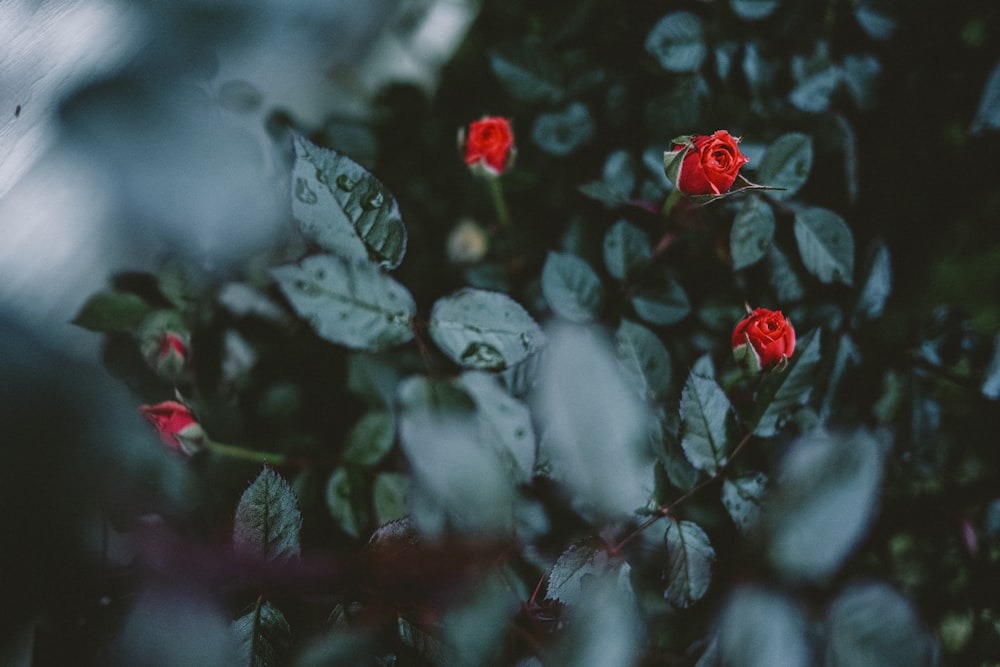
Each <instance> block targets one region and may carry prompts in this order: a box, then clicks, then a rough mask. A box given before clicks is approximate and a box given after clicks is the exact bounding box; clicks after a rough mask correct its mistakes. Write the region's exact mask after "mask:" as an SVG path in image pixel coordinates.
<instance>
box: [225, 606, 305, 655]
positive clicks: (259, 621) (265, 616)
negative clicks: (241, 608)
mask: <svg viewBox="0 0 1000 667" xmlns="http://www.w3.org/2000/svg"><path fill="white" fill-rule="evenodd" d="M233 633H234V634H235V635H236V638H237V640H238V641H239V644H240V658H241V661H240V664H241V665H250V667H279V665H283V664H285V662H286V660H287V656H288V653H289V650H290V649H291V645H292V628H291V626H290V625H289V624H288V621H287V620H286V619H285V615H284V614H282V613H281V611H280V610H279V609H278V608H277V607H275V606H274V605H272V604H271V603H270V602H267V601H265V602H262V603H259V604H256V605H254V607H253V608H252V609H251V610H250V611H249V612H247V613H246V614H244V615H243V616H240V617H239V618H238V619H236V620H235V621H233Z"/></svg>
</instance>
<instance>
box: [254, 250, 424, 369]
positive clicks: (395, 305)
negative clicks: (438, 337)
mask: <svg viewBox="0 0 1000 667" xmlns="http://www.w3.org/2000/svg"><path fill="white" fill-rule="evenodd" d="M271 275H272V276H274V280H275V282H277V284H278V286H279V287H280V288H281V291H282V292H283V293H284V294H285V297H286V298H287V299H288V301H289V303H291V305H292V307H293V308H294V309H295V311H296V312H297V313H298V314H299V316H300V317H302V318H303V319H305V320H306V321H307V322H309V324H310V325H311V326H312V327H313V328H314V329H315V330H316V333H317V334H319V335H320V336H321V337H323V338H324V339H326V340H328V341H330V342H333V343H340V344H341V345H346V346H347V347H350V348H354V349H358V350H371V351H378V350H383V349H386V348H388V347H393V346H395V345H401V344H403V343H405V342H407V341H409V340H410V339H411V338H413V329H412V327H413V317H414V315H416V309H417V307H416V304H415V303H414V302H413V297H412V296H410V293H409V291H408V290H407V289H406V288H405V287H403V286H402V285H401V284H399V283H397V282H396V281H395V280H393V279H392V278H390V277H389V276H387V275H385V274H384V273H382V272H381V271H379V270H378V268H376V267H375V265H374V264H371V263H369V262H367V261H358V260H352V259H347V258H344V257H340V256H338V255H313V256H311V257H306V258H305V259H303V260H302V261H301V262H299V263H298V264H288V265H285V266H280V267H277V268H275V269H272V271H271Z"/></svg>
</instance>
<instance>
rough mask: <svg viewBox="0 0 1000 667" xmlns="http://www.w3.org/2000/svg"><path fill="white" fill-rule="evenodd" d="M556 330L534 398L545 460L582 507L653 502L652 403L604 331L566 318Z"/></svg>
mask: <svg viewBox="0 0 1000 667" xmlns="http://www.w3.org/2000/svg"><path fill="white" fill-rule="evenodd" d="M550 335H551V342H550V344H549V346H548V347H547V348H546V350H545V354H544V355H543V357H542V367H541V369H540V370H539V376H538V385H537V387H536V388H535V393H534V395H533V399H534V401H533V403H534V406H535V407H536V410H535V414H536V418H537V419H538V422H539V424H540V427H541V438H542V439H541V442H540V444H539V458H540V459H542V460H546V461H548V463H549V466H550V468H551V476H552V477H553V478H554V479H556V480H558V481H560V482H562V483H563V484H564V485H565V486H566V487H567V488H568V489H569V490H570V491H571V492H572V498H573V501H574V504H575V505H576V506H577V508H578V510H579V511H581V512H586V513H588V514H592V515H598V516H617V515H622V514H630V513H632V512H634V511H635V510H636V509H638V508H641V507H645V506H646V504H647V503H648V502H649V499H650V497H651V496H652V493H653V490H654V481H655V480H654V473H653V465H652V463H653V457H652V452H651V451H650V447H649V430H648V425H649V421H650V418H651V415H650V411H649V409H648V408H647V405H646V401H644V400H643V399H641V398H640V397H639V396H638V395H637V394H636V393H635V390H634V389H633V388H632V387H631V386H630V385H629V384H628V382H627V380H626V378H625V376H624V374H623V373H622V372H621V369H620V366H619V364H618V361H617V359H616V358H615V356H614V353H613V351H612V346H611V342H610V341H609V340H607V337H606V336H605V334H604V332H603V331H602V330H598V329H590V328H586V327H581V326H578V325H571V324H567V323H560V324H559V325H557V326H556V327H554V328H553V329H552V330H551V334H550ZM609 471H614V473H613V474H609Z"/></svg>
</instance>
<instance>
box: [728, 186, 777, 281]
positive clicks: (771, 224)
mask: <svg viewBox="0 0 1000 667" xmlns="http://www.w3.org/2000/svg"><path fill="white" fill-rule="evenodd" d="M774 229H775V221H774V211H772V210H771V207H770V206H769V205H768V204H767V202H766V201H764V199H763V198H761V197H748V198H747V200H746V201H745V202H744V203H743V206H742V207H741V208H740V210H739V213H737V214H736V217H735V218H734V219H733V229H732V231H731V232H730V234H729V248H730V254H731V255H732V257H733V268H734V269H736V270H739V269H743V268H746V267H748V266H751V265H753V264H756V263H757V262H759V261H760V260H762V259H764V257H766V256H767V251H768V250H769V249H770V247H771V241H772V239H773V238H774Z"/></svg>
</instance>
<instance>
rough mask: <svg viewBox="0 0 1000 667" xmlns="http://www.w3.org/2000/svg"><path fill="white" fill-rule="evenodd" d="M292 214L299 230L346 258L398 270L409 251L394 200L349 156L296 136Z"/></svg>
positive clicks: (325, 248)
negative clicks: (367, 260)
mask: <svg viewBox="0 0 1000 667" xmlns="http://www.w3.org/2000/svg"><path fill="white" fill-rule="evenodd" d="M294 144H295V166H294V169H293V171H292V215H293V216H294V217H295V220H296V222H297V223H298V228H299V231H300V232H302V235H303V236H305V237H306V238H307V239H309V240H310V241H312V242H313V243H315V244H316V245H318V246H319V247H320V248H322V249H324V250H327V251H329V252H332V253H337V254H339V255H341V256H342V257H346V258H350V259H357V260H366V259H368V258H369V257H371V258H372V259H373V260H375V261H376V262H378V264H379V265H381V266H384V267H387V268H390V269H394V268H396V267H397V266H399V263H400V262H402V261H403V255H404V254H405V253H406V226H405V225H403V220H402V218H401V217H400V215H399V206H398V205H397V204H396V199H395V198H394V197H393V196H392V194H391V193H390V192H389V191H388V190H387V189H386V188H385V186H384V185H382V184H381V183H380V182H379V181H378V180H377V179H376V178H374V177H373V176H372V175H371V174H370V173H368V171H367V170H366V169H365V168H364V167H362V166H361V165H359V164H357V163H356V162H354V161H353V160H351V159H350V158H348V157H347V156H345V155H341V154H340V153H338V152H336V151H332V150H328V149H325V148H320V147H318V146H316V145H314V144H312V143H310V142H309V141H308V140H307V139H305V138H304V137H302V136H298V135H296V136H295V137H294Z"/></svg>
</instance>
